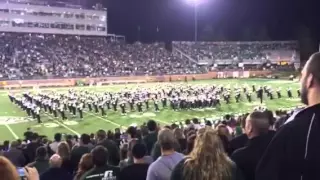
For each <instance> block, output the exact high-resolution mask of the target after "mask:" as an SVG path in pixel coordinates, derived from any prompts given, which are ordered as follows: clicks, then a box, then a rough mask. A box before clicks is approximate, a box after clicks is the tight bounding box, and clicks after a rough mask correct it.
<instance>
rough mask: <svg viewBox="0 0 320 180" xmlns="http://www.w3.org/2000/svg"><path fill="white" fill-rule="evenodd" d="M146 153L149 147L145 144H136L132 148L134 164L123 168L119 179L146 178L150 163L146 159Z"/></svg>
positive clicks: (141, 179)
mask: <svg viewBox="0 0 320 180" xmlns="http://www.w3.org/2000/svg"><path fill="white" fill-rule="evenodd" d="M146 153H147V148H146V147H145V145H144V144H141V143H138V144H135V145H134V146H133V148H132V150H131V154H132V157H133V164H131V165H129V166H127V167H125V168H124V169H122V170H121V172H120V177H119V180H130V179H134V180H145V179H146V177H147V172H148V168H149V164H150V163H149V162H146V161H145V160H144V157H145V155H146Z"/></svg>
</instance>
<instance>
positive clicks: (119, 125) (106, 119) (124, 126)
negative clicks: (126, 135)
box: [85, 112, 127, 128]
mask: <svg viewBox="0 0 320 180" xmlns="http://www.w3.org/2000/svg"><path fill="white" fill-rule="evenodd" d="M85 113H87V114H91V115H93V116H95V117H97V118H99V119H102V120H103V121H105V122H108V123H111V124H113V125H116V126H121V127H124V128H127V127H126V126H122V125H121V124H118V123H115V122H112V121H109V120H107V119H104V118H102V117H100V116H97V115H95V114H93V113H88V112H85Z"/></svg>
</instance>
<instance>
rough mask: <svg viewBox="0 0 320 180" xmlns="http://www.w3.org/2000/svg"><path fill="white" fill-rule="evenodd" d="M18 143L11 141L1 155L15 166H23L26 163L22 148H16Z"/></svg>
mask: <svg viewBox="0 0 320 180" xmlns="http://www.w3.org/2000/svg"><path fill="white" fill-rule="evenodd" d="M18 146H19V143H18V142H17V141H12V142H11V146H10V148H9V150H8V151H5V152H3V154H2V155H3V156H4V157H6V158H8V159H9V160H10V161H11V162H12V164H13V165H15V166H16V167H23V166H24V165H25V163H26V159H25V158H24V155H23V152H22V150H20V149H18Z"/></svg>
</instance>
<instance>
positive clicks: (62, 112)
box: [59, 104, 67, 120]
mask: <svg viewBox="0 0 320 180" xmlns="http://www.w3.org/2000/svg"><path fill="white" fill-rule="evenodd" d="M64 105H65V104H64ZM64 105H63V104H61V105H60V107H59V112H60V116H61V118H62V120H66V119H67V118H66V114H65V113H64V111H65V110H64Z"/></svg>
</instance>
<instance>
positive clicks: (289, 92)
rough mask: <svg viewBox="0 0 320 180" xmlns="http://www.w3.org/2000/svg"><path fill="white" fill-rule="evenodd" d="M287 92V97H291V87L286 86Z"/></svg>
mask: <svg viewBox="0 0 320 180" xmlns="http://www.w3.org/2000/svg"><path fill="white" fill-rule="evenodd" d="M287 93H288V97H289V98H292V92H291V88H288V89H287Z"/></svg>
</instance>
